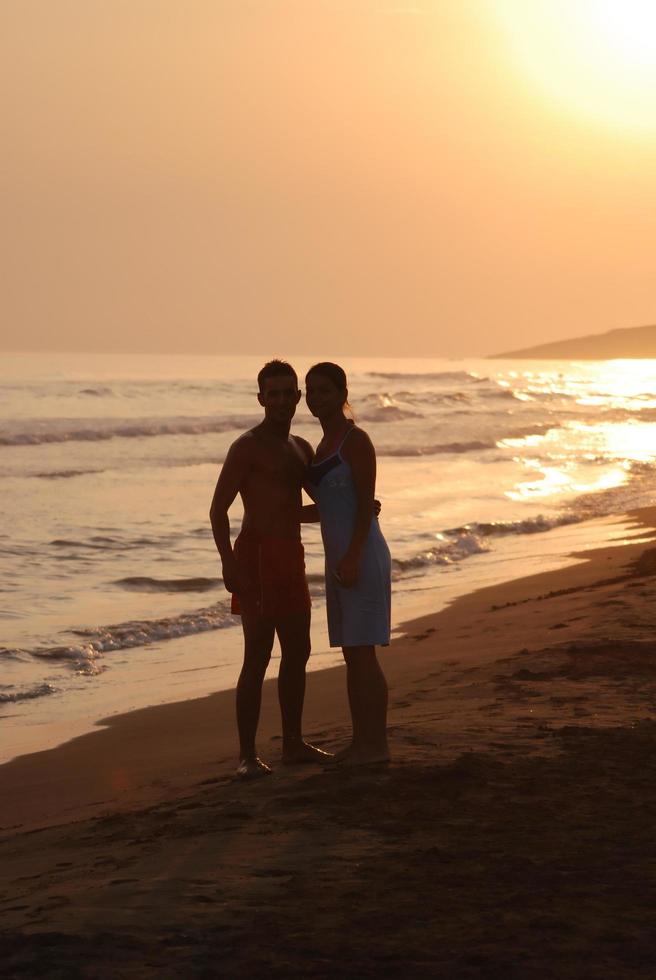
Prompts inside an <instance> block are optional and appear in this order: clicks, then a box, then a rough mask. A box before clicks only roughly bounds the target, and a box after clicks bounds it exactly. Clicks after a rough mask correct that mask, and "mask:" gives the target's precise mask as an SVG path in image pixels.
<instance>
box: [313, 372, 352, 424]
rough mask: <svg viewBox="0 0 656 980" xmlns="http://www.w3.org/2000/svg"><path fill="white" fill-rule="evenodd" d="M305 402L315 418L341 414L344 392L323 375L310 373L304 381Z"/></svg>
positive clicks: (344, 398)
mask: <svg viewBox="0 0 656 980" xmlns="http://www.w3.org/2000/svg"><path fill="white" fill-rule="evenodd" d="M305 401H306V402H307V407H308V408H309V409H310V411H311V412H312V414H313V415H314V417H315V418H319V419H320V418H324V417H326V416H330V415H334V414H336V413H338V412H339V413H341V411H342V407H343V405H344V402H345V401H346V392H345V391H344V390H343V389H342V388H338V387H337V386H336V385H335V384H334V382H333V381H331V380H330V378H328V377H326V375H325V374H319V373H318V372H314V371H313V372H312V374H309V375H308V376H307V378H306V380H305Z"/></svg>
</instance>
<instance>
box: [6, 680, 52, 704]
mask: <svg viewBox="0 0 656 980" xmlns="http://www.w3.org/2000/svg"><path fill="white" fill-rule="evenodd" d="M3 686H4V685H3ZM56 693H57V688H56V687H53V686H52V684H46V683H45V682H44V683H43V684H35V685H34V687H28V688H26V689H25V690H22V691H21V690H18V691H11V690H5V691H0V704H15V703H16V702H17V701H33V700H34V699H35V698H43V697H46V696H47V695H48V694H56Z"/></svg>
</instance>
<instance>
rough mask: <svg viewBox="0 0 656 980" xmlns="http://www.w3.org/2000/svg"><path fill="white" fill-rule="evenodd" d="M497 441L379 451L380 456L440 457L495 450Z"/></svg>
mask: <svg viewBox="0 0 656 980" xmlns="http://www.w3.org/2000/svg"><path fill="white" fill-rule="evenodd" d="M495 447H496V440H494V439H492V440H488V441H486V442H482V441H481V440H479V439H477V440H474V441H473V442H441V443H436V444H434V445H430V446H391V447H390V448H386V447H384V446H381V447H380V448H379V449H378V455H379V456H438V455H440V454H441V453H471V452H475V451H476V450H481V449H494V448H495Z"/></svg>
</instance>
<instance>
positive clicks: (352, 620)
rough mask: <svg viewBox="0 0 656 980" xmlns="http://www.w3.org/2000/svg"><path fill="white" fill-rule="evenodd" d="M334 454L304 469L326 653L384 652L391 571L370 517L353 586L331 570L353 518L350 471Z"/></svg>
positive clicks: (354, 500)
mask: <svg viewBox="0 0 656 980" xmlns="http://www.w3.org/2000/svg"><path fill="white" fill-rule="evenodd" d="M350 432H352V429H349V430H348V432H347V433H346V435H345V436H344V439H343V440H342V442H341V444H340V446H339V448H338V449H337V451H336V452H335V453H333V454H332V455H331V456H328V457H327V458H326V459H322V460H321V461H320V462H319V463H312V464H310V472H309V478H310V483H311V484H312V485H313V488H314V495H315V499H316V502H317V506H318V508H319V517H320V519H321V537H322V538H323V546H324V550H325V553H326V608H327V611H328V636H329V638H330V645H331V647H354V646H370V645H379V646H387V644H388V643H389V641H390V611H391V571H392V561H391V558H390V553H389V548H388V547H387V542H386V541H385V538H384V537H383V534H382V532H381V530H380V527H379V524H378V518H376V517H372V520H371V527H370V528H369V534H368V536H367V540H366V541H365V544H364V547H363V549H362V556H361V558H360V566H359V572H358V580H357V582H356V584H355V585H354V586H353V587H352V588H350V589H345V588H343V587H342V586H341V585H339V583H338V582H337V580H336V578H335V574H334V573H335V570H336V569H337V567H338V565H339V562H340V561H341V559H342V558H343V557H344V555H345V554H346V551H347V549H348V546H349V544H350V543H351V537H352V535H353V528H354V526H355V516H356V512H357V495H356V491H355V484H354V482H353V474H352V473H351V467H350V466H349V464H348V463H347V462H346V460H345V459H344V458H343V457H342V454H341V448H342V446H343V445H344V440H345V439H347V438H348V436H349V433H350Z"/></svg>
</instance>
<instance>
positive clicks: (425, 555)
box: [392, 528, 490, 578]
mask: <svg viewBox="0 0 656 980" xmlns="http://www.w3.org/2000/svg"><path fill="white" fill-rule="evenodd" d="M446 534H449V532H445V534H444V535H439V536H438V540H439V539H441V540H439V543H438V544H435V545H433V546H432V547H430V548H427V549H426V550H425V551H420V552H419V553H418V554H416V555H413V556H412V557H411V558H393V559H392V568H393V570H394V572H395V573H396V575H395V577H396V578H398V575H399V573H400V574H403V573H404V572H413V571H421V570H422V569H426V568H429V567H433V566H435V565H453V564H454V563H455V562H459V561H463V560H464V559H466V558H471V556H472V555H481V554H485V552H487V551H489V550H490V547H489V545H488V544H487V543H486V542H485V541H484V540H483V539H482V538H481V537H480V536H479V535H478V534H476V533H475V532H473V531H469V530H466V529H464V528H463V529H462V531H461V532H459V533H458V534H454V535H453V537H452V538H450V539H448V538H447V537H446Z"/></svg>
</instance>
